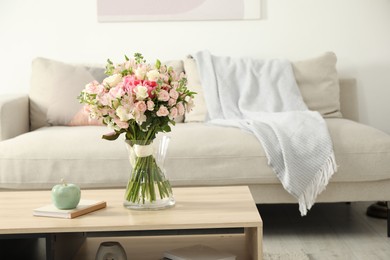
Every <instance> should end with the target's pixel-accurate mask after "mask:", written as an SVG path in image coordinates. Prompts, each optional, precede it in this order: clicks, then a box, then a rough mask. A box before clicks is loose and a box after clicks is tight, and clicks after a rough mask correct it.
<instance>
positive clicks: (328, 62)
mask: <svg viewBox="0 0 390 260" xmlns="http://www.w3.org/2000/svg"><path fill="white" fill-rule="evenodd" d="M336 62H337V58H336V55H335V54H334V53H333V52H327V53H324V54H323V55H321V56H319V57H316V58H312V59H307V60H302V61H295V62H293V63H292V67H293V71H294V75H295V79H296V81H297V84H298V86H299V90H300V91H301V94H302V97H303V100H304V101H305V103H306V105H307V106H308V108H309V109H310V110H314V111H318V112H319V113H320V114H321V115H322V116H323V117H341V113H340V86H339V79H338V74H337V70H336Z"/></svg>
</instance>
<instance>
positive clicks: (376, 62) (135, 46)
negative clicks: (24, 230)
mask: <svg viewBox="0 0 390 260" xmlns="http://www.w3.org/2000/svg"><path fill="white" fill-rule="evenodd" d="M303 7H304V8H303ZM389 10H390V2H389V1H387V0H379V1H375V3H371V2H369V1H364V0H345V1H322V0H314V1H313V0H299V1H287V0H273V1H268V0H262V20H257V21H213V22H205V21H200V22H144V23H142V22H133V23H131V22H130V23H99V22H98V21H97V10H96V0H87V1H81V2H80V1H75V0H70V1H60V2H58V1H49V0H41V1H39V2H36V1H27V2H26V1H22V0H16V1H5V2H4V1H3V2H2V3H1V4H0V35H1V38H2V39H3V41H2V43H1V48H0V57H2V62H1V64H0V70H1V73H2V74H1V75H2V86H1V87H0V94H3V93H15V92H25V93H27V92H28V88H29V80H30V69H31V62H32V60H33V59H34V58H35V57H38V56H41V57H47V58H52V59H56V60H61V61H64V62H70V63H91V64H103V63H104V61H105V60H106V59H107V58H112V59H115V60H120V59H121V58H122V56H123V54H132V53H133V52H135V51H139V52H142V53H143V54H144V55H145V56H146V58H147V59H148V60H154V59H155V58H160V59H161V60H169V59H183V58H184V57H185V56H186V55H187V54H188V53H193V52H196V51H198V50H202V49H209V50H210V51H211V52H213V53H215V54H217V55H232V56H255V57H259V58H274V57H285V58H289V59H291V60H302V59H306V58H310V57H315V56H317V55H319V54H321V53H323V52H325V51H333V52H335V53H336V55H337V57H338V63H337V65H338V71H339V74H340V75H341V76H342V77H348V78H356V80H357V86H358V90H357V93H358V98H359V110H360V111H359V114H360V120H361V122H363V123H366V124H369V125H372V126H374V127H377V128H379V129H381V130H383V131H385V132H387V133H390V121H389V120H386V119H387V118H388V115H387V113H388V111H390V103H388V98H389V97H390V87H389V85H390V73H389V68H390V48H389V47H388V46H390V35H389V34H388V33H387V31H388V24H390V11H389Z"/></svg>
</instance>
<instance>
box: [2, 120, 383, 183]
mask: <svg viewBox="0 0 390 260" xmlns="http://www.w3.org/2000/svg"><path fill="white" fill-rule="evenodd" d="M326 122H327V124H328V126H329V131H330V135H331V137H332V140H333V144H334V150H335V155H336V163H337V165H338V166H339V167H338V172H337V173H335V174H334V175H333V177H332V178H331V180H330V182H331V183H332V182H364V181H378V180H389V179H390V136H389V135H387V134H385V133H383V132H381V131H379V130H376V129H374V128H372V127H369V126H365V125H362V124H359V123H356V122H353V121H350V120H347V119H339V118H330V119H326ZM108 131H109V130H108V129H107V128H106V127H101V126H85V127H62V126H56V127H44V128H41V129H38V130H36V131H33V132H30V133H27V134H23V135H20V136H18V137H16V138H12V139H8V140H5V141H2V142H0V188H24V189H33V188H39V189H49V188H51V187H52V186H53V185H54V184H56V183H58V182H59V180H60V179H61V178H64V179H66V180H68V181H69V182H74V183H77V184H79V185H80V186H81V187H89V188H104V187H124V186H125V185H126V182H127V180H128V177H129V169H130V163H129V161H128V158H127V151H126V149H125V145H124V142H123V140H122V138H119V139H118V140H116V141H106V140H102V139H101V138H100V137H101V135H102V134H104V133H107V132H108ZM168 135H170V136H172V138H171V142H170V145H169V148H168V155H167V156H168V158H167V161H166V165H165V168H166V170H167V174H168V176H169V178H170V180H171V181H172V184H173V185H175V186H182V185H185V186H191V185H192V186H193V185H240V184H242V185H248V184H250V185H256V184H268V183H271V184H280V182H279V180H278V179H277V177H276V175H275V173H274V172H273V171H272V169H271V168H270V167H268V165H267V161H268V160H267V158H266V156H265V153H264V150H263V148H262V146H261V145H260V143H259V142H258V140H257V139H256V138H255V137H254V136H253V135H252V134H251V133H248V132H245V131H242V130H240V129H238V128H232V127H219V126H212V125H207V124H204V123H188V124H177V125H176V126H175V127H173V128H172V132H170V133H168Z"/></svg>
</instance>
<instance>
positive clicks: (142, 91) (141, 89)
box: [134, 85, 149, 101]
mask: <svg viewBox="0 0 390 260" xmlns="http://www.w3.org/2000/svg"><path fill="white" fill-rule="evenodd" d="M134 92H135V96H136V99H137V100H139V101H142V100H145V98H147V97H149V94H148V88H147V87H145V86H142V85H138V86H137V87H136V88H135V91H134Z"/></svg>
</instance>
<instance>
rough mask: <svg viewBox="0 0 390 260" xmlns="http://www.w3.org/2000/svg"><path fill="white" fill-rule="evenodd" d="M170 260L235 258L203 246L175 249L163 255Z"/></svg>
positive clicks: (224, 259)
mask: <svg viewBox="0 0 390 260" xmlns="http://www.w3.org/2000/svg"><path fill="white" fill-rule="evenodd" d="M164 259H170V260H236V256H235V255H232V254H230V253H227V252H222V251H219V250H216V249H214V248H211V247H208V246H205V245H194V246H189V247H182V248H176V249H172V250H168V251H166V252H165V253H164Z"/></svg>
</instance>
